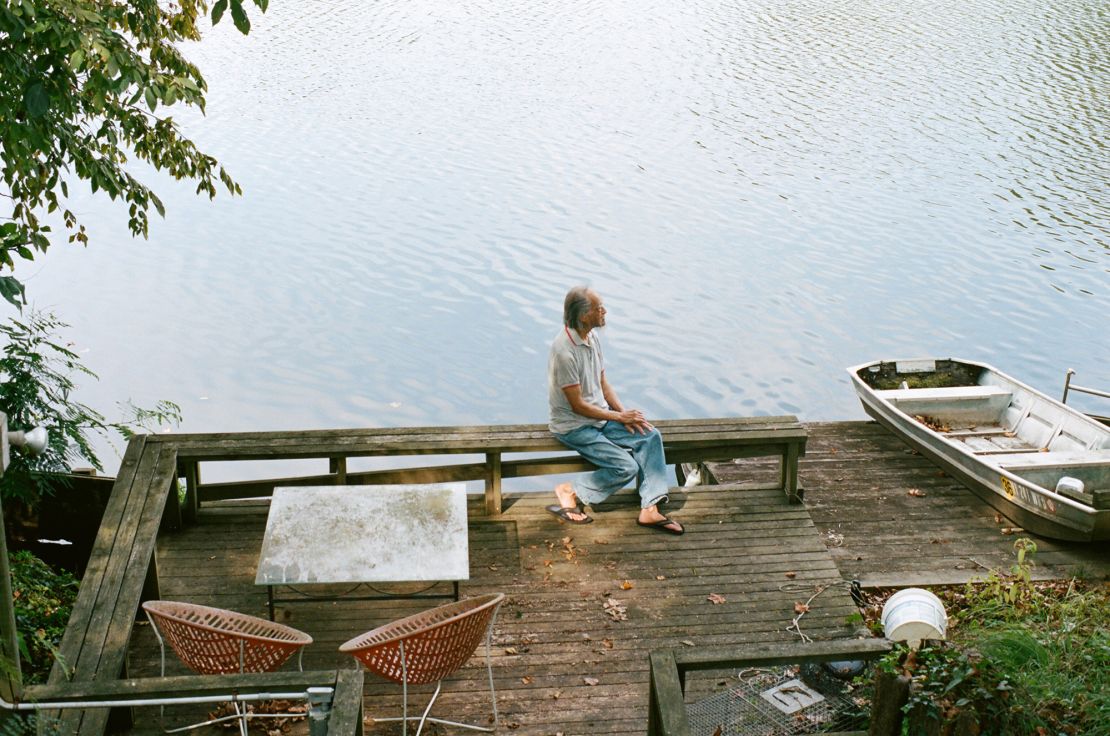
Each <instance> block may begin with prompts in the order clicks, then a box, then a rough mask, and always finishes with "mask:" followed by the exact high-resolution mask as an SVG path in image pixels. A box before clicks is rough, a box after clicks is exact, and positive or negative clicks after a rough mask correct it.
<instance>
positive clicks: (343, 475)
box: [328, 457, 347, 486]
mask: <svg viewBox="0 0 1110 736" xmlns="http://www.w3.org/2000/svg"><path fill="white" fill-rule="evenodd" d="M328 472H329V473H331V474H333V475H334V476H335V485H337V486H342V485H346V484H347V458H345V457H332V458H328Z"/></svg>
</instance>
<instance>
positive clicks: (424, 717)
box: [416, 680, 443, 736]
mask: <svg viewBox="0 0 1110 736" xmlns="http://www.w3.org/2000/svg"><path fill="white" fill-rule="evenodd" d="M442 687H443V680H440V681H439V682H437V683H436V691H435V692H434V693H432V699H431V700H429V701H428V707H427V708H425V709H424V715H422V716H420V725H419V726H417V727H416V736H420V732H421V731H423V730H424V724H425V723H427V721H428V714H429V713H431V711H432V706H433V705H435V702H436V698H438V697H439V691H440V689H441V688H442Z"/></svg>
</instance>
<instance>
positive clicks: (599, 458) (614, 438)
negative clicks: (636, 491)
mask: <svg viewBox="0 0 1110 736" xmlns="http://www.w3.org/2000/svg"><path fill="white" fill-rule="evenodd" d="M555 439H557V440H559V441H560V442H562V443H563V444H564V445H566V446H567V447H569V448H570V449H572V450H576V451H577V452H578V453H579V454H580V455H582V457H584V458H586V459H587V460H589V461H590V462H591V463H593V464H594V465H596V466H597V468H598V469H597V470H595V471H594V472H592V473H590V474H589V475H587V476H585V477H583V478H578V479H576V480H575V481H574V482H573V483H572V485H573V486H574V493H575V495H577V496H578V498H579V499H580V500H581V501H584V502H585V503H588V504H590V505H591V506H592V505H593V504H596V503H601V502H602V501H604V500H605V499H607V498H609V496H612V495H613V494H614V493H616V492H617V491H619V490H620V489H622V488H624V487H625V486H626V485H628V484H629V483H631V482H632V481H633V480H636V481H637V482H638V483H639V487H640V507H641V508H645V509H646V508H647V507H648V506H654V505H655V504H657V503H660V502H662V501H665V500H666V498H667V490H668V488H669V486H668V481H669V476H668V475H667V461H666V459H665V458H664V457H663V436H662V435H661V434H659V430H657V429H653V430H651V431H650V432H648V433H647V434H637V433H635V432H629V431H628V429H626V428H625V426H624V425H623V424H621V423H620V422H606V423H605V426H604V427H602V428H600V429H598V428H597V427H591V426H586V427H579V428H578V429H574V430H571V431H570V432H567V433H566V434H556V435H555ZM629 451H631V453H632V454H631V455H630V454H629Z"/></svg>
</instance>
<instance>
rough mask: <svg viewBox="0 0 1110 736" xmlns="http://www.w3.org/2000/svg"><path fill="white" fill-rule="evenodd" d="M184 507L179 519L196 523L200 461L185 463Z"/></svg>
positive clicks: (188, 522)
mask: <svg viewBox="0 0 1110 736" xmlns="http://www.w3.org/2000/svg"><path fill="white" fill-rule="evenodd" d="M184 471H185V508H183V509H182V510H181V520H182V522H183V523H185V524H195V523H197V509H198V508H199V507H200V502H199V501H198V497H197V493H198V486H200V463H196V462H189V463H185V467H184Z"/></svg>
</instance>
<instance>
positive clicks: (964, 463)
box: [850, 364, 1110, 542]
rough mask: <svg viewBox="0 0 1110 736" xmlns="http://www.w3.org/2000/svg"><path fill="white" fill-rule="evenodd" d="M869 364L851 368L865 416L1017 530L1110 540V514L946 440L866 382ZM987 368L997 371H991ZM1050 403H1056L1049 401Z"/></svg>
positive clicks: (1070, 538) (1069, 538) (1084, 539)
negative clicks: (865, 370)
mask: <svg viewBox="0 0 1110 736" xmlns="http://www.w3.org/2000/svg"><path fill="white" fill-rule="evenodd" d="M868 365H873V364H865V365H864V366H857V367H856V368H853V369H850V373H851V375H852V380H853V385H854V387H855V389H856V392H857V394H858V395H859V398H860V402H861V403H862V404H863V408H864V411H866V412H867V414H868V415H869V416H871V417H872V418H873V419H875V420H876V421H877V422H878V423H879V424H881V425H883V426H884V427H886V428H887V429H888V430H890V431H891V432H892V433H894V434H895V435H897V436H899V437H901V438H902V439H903V440H904V441H905V442H907V443H908V444H909V445H910V446H911V447H912V448H914V449H915V450H917V451H918V452H920V453H921V454H922V455H924V456H925V457H928V458H929V459H930V460H932V461H933V462H934V463H936V464H937V465H938V466H940V467H941V468H942V469H944V470H945V472H947V473H948V474H950V475H951V476H953V477H955V478H957V479H958V480H959V481H961V482H962V483H963V484H964V485H966V486H967V487H968V489H970V490H971V491H972V492H973V493H975V494H976V495H977V496H978V497H979V498H981V499H983V500H984V501H985V502H987V503H988V504H990V505H991V506H992V507H994V508H995V509H997V510H998V511H999V512H1001V513H1002V514H1003V515H1005V516H1006V517H1007V518H1008V519H1010V520H1011V521H1012V522H1013V523H1014V524H1015V525H1016V526H1018V527H1020V528H1022V529H1024V530H1027V531H1029V532H1031V533H1033V534H1036V535H1039V536H1043V537H1048V538H1051V539H1062V540H1067V541H1076V542H1091V541H1101V540H1110V510H1101V509H1093V508H1090V507H1086V506H1083V505H1082V504H1078V503H1076V502H1074V501H1073V500H1071V499H1067V498H1063V497H1061V496H1058V495H1057V494H1055V493H1053V492H1049V491H1047V490H1046V489H1044V488H1040V487H1037V486H1035V485H1033V484H1031V483H1029V482H1028V481H1026V480H1025V479H1023V478H1021V477H1019V476H1017V475H1014V474H1013V473H1011V472H1007V471H1006V470H1005V469H1004V468H1000V467H998V466H997V465H994V464H991V463H988V462H984V461H982V460H981V459H980V458H979V457H977V456H976V455H974V454H971V453H969V452H967V451H966V450H964V449H962V448H960V447H958V446H956V445H955V444H954V443H952V442H949V441H947V440H945V439H944V438H943V436H941V435H940V434H939V433H938V432H936V431H934V430H933V429H931V428H930V427H928V426H926V425H925V424H923V423H922V422H920V421H918V420H917V419H915V418H914V417H911V416H909V415H907V414H906V413H905V412H903V411H901V410H899V409H898V408H896V407H895V406H894V405H892V403H891V402H889V401H886V400H884V399H883V398H882V397H881V396H880V395H879V394H878V393H877V392H876V391H875V390H873V389H871V387H869V386H868V385H867V384H866V383H864V382H863V381H862V380H861V379H860V378H859V376H858V375H857V372H858V371H860V370H861V369H863V368H866V367H867V366H868ZM973 365H979V364H973ZM982 367H984V368H986V369H989V370H992V371H993V369H991V368H990V367H989V366H982ZM999 375H1001V374H999ZM1007 378H1008V377H1007ZM1010 380H1012V379H1010ZM1019 385H1021V386H1022V387H1023V388H1024V389H1027V390H1029V391H1034V390H1033V389H1031V388H1028V387H1025V386H1024V385H1023V384H1019ZM1045 399H1046V400H1049V401H1051V400H1050V399H1047V397H1045Z"/></svg>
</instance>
